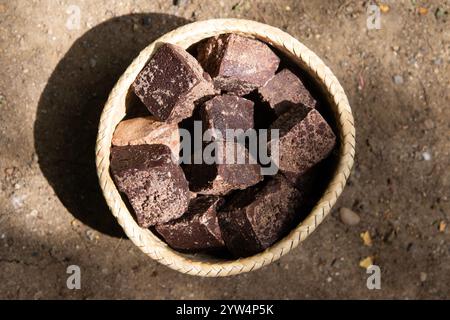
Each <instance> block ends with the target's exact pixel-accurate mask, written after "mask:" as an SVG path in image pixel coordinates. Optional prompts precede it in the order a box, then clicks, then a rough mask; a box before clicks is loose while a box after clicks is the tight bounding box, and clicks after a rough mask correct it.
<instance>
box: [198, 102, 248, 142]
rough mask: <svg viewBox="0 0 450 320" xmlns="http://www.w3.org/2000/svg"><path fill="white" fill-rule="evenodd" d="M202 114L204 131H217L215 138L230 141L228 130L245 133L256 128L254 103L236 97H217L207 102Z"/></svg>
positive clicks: (201, 109) (201, 110)
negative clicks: (239, 130)
mask: <svg viewBox="0 0 450 320" xmlns="http://www.w3.org/2000/svg"><path fill="white" fill-rule="evenodd" d="M200 112H201V118H202V122H203V129H204V130H207V129H210V130H214V131H217V134H214V137H215V138H219V139H225V140H229V139H228V138H227V136H226V130H227V129H231V130H237V129H241V130H243V131H244V132H245V131H247V130H248V129H252V128H254V103H253V102H252V101H250V100H247V99H244V98H241V97H238V96H235V95H230V94H225V95H221V96H216V97H214V98H212V99H211V100H208V101H207V102H205V103H204V105H203V106H202V108H200ZM233 138H234V136H232V137H231V139H233Z"/></svg>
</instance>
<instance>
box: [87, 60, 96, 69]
mask: <svg viewBox="0 0 450 320" xmlns="http://www.w3.org/2000/svg"><path fill="white" fill-rule="evenodd" d="M89 65H90V66H91V68H95V66H96V65H97V60H95V59H94V58H91V59H89Z"/></svg>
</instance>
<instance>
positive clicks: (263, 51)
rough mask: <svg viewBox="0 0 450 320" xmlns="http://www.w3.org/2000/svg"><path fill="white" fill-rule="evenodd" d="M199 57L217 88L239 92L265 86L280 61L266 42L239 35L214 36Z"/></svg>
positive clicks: (247, 91)
mask: <svg viewBox="0 0 450 320" xmlns="http://www.w3.org/2000/svg"><path fill="white" fill-rule="evenodd" d="M197 59H198V60H199V62H200V64H201V65H202V66H203V68H204V69H205V70H206V71H207V72H208V73H209V74H210V75H211V77H212V78H213V81H214V86H215V87H216V88H217V89H220V90H223V91H227V92H233V93H236V94H237V95H244V94H247V93H249V92H250V91H252V90H254V89H256V88H259V87H261V86H263V85H264V84H265V83H266V82H267V81H268V80H269V79H270V78H271V77H272V76H273V75H274V74H275V71H276V70H277V68H278V65H279V63H280V59H279V58H278V56H277V55H276V54H275V53H274V52H273V51H272V50H271V49H270V48H269V46H267V45H266V44H265V43H263V42H261V41H258V40H255V39H250V38H246V37H243V36H239V35H236V34H223V35H219V36H216V37H212V38H210V39H209V40H208V41H206V42H205V43H204V44H202V46H201V47H200V48H199V49H198V56H197Z"/></svg>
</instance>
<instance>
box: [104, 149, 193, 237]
mask: <svg viewBox="0 0 450 320" xmlns="http://www.w3.org/2000/svg"><path fill="white" fill-rule="evenodd" d="M111 171H112V175H113V178H114V180H115V182H116V185H117V187H118V189H119V191H121V192H123V193H124V194H125V195H126V196H127V198H128V200H129V201H130V204H131V206H132V207H133V209H134V211H135V213H136V217H137V221H138V224H139V225H140V226H141V227H144V228H147V227H149V226H152V225H155V224H158V223H165V222H168V221H170V220H173V219H176V218H179V217H180V216H181V215H182V214H183V213H184V212H186V210H187V208H188V205H189V188H188V182H187V180H186V178H185V176H184V174H183V170H182V169H181V167H180V166H178V165H177V164H175V163H174V162H173V159H172V152H171V151H170V148H169V147H167V146H165V145H162V144H152V145H148V144H145V145H136V146H124V147H113V148H112V149H111Z"/></svg>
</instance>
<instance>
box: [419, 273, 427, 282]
mask: <svg viewBox="0 0 450 320" xmlns="http://www.w3.org/2000/svg"><path fill="white" fill-rule="evenodd" d="M426 280H427V274H426V273H425V272H421V273H420V281H421V282H425V281H426Z"/></svg>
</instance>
